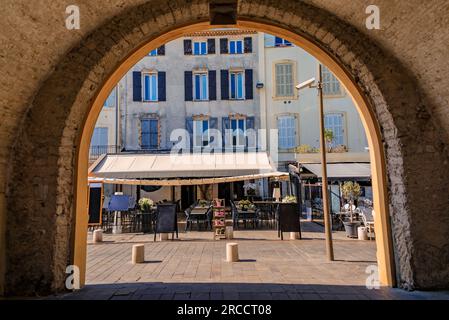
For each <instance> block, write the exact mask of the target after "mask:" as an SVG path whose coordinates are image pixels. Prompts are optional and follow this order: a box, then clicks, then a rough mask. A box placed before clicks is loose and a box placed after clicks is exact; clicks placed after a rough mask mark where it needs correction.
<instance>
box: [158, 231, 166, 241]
mask: <svg viewBox="0 0 449 320" xmlns="http://www.w3.org/2000/svg"><path fill="white" fill-rule="evenodd" d="M159 240H160V241H166V240H168V233H159Z"/></svg>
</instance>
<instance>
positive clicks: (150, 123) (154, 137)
mask: <svg viewBox="0 0 449 320" xmlns="http://www.w3.org/2000/svg"><path fill="white" fill-rule="evenodd" d="M141 146H142V149H157V148H158V146H159V120H158V119H144V120H142V121H141Z"/></svg>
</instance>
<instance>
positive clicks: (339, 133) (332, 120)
mask: <svg viewBox="0 0 449 320" xmlns="http://www.w3.org/2000/svg"><path fill="white" fill-rule="evenodd" d="M324 127H325V128H326V129H327V130H331V131H332V133H333V134H334V140H333V141H332V146H333V147H336V146H339V145H344V144H345V135H344V115H343V114H342V113H328V114H326V115H325V116H324Z"/></svg>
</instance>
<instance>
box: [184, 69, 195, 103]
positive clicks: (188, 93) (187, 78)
mask: <svg viewBox="0 0 449 320" xmlns="http://www.w3.org/2000/svg"><path fill="white" fill-rule="evenodd" d="M192 77H193V73H192V71H185V72H184V93H185V101H193V79H192Z"/></svg>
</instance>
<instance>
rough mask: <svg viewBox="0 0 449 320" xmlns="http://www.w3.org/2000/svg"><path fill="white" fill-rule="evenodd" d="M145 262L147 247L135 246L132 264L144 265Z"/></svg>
mask: <svg viewBox="0 0 449 320" xmlns="http://www.w3.org/2000/svg"><path fill="white" fill-rule="evenodd" d="M144 262H145V246H144V245H143V244H135V245H133V253H132V263H134V264H136V263H144Z"/></svg>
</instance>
